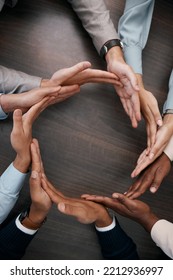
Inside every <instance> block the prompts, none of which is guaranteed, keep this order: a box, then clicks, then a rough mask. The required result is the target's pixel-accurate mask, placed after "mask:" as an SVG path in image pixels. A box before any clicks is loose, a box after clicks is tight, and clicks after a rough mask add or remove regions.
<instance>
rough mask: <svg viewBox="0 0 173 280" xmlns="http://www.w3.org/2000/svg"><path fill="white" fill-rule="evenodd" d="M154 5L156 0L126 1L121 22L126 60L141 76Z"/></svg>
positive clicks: (120, 29)
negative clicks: (143, 55)
mask: <svg viewBox="0 0 173 280" xmlns="http://www.w3.org/2000/svg"><path fill="white" fill-rule="evenodd" d="M154 3H155V1H154V0H126V5H125V9H124V14H123V15H122V17H121V18H120V20H119V27H118V30H119V35H120V38H121V40H122V42H123V44H124V56H125V60H126V62H127V64H129V65H130V66H131V67H132V68H133V70H134V72H135V73H139V74H142V50H143V49H144V47H145V45H146V42H147V39H148V34H149V31H150V26H151V20H152V15H153V9H154Z"/></svg>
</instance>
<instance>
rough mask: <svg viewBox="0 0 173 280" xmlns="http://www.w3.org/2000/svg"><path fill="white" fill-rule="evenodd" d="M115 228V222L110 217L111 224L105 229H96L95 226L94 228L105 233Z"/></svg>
mask: <svg viewBox="0 0 173 280" xmlns="http://www.w3.org/2000/svg"><path fill="white" fill-rule="evenodd" d="M115 226H116V221H115V217H114V216H113V217H112V223H111V224H110V225H109V226H107V227H97V226H95V227H96V230H97V231H100V232H105V231H109V230H111V229H113V228H114V227H115Z"/></svg>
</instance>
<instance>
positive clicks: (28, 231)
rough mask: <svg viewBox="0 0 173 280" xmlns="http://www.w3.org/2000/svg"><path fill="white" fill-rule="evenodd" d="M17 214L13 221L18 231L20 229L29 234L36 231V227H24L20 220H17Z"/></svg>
mask: <svg viewBox="0 0 173 280" xmlns="http://www.w3.org/2000/svg"><path fill="white" fill-rule="evenodd" d="M19 216H20V215H19ZM19 216H18V217H17V218H16V221H15V223H16V227H17V228H18V229H19V230H20V231H22V232H23V233H26V234H29V235H33V234H35V233H36V232H37V231H38V229H36V230H34V229H29V228H26V227H24V226H23V225H22V224H21V222H20V221H19Z"/></svg>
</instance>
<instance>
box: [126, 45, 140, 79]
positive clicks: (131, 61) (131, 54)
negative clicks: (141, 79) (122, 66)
mask: <svg viewBox="0 0 173 280" xmlns="http://www.w3.org/2000/svg"><path fill="white" fill-rule="evenodd" d="M123 51H124V57H125V61H126V63H127V64H128V65H129V66H131V67H132V69H133V71H134V72H135V73H136V74H141V75H142V49H141V48H140V47H139V46H127V45H125V44H124V50H123Z"/></svg>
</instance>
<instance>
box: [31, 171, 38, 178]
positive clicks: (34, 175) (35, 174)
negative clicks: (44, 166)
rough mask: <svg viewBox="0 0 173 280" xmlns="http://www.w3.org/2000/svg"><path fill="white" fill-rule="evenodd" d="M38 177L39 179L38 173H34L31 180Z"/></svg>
mask: <svg viewBox="0 0 173 280" xmlns="http://www.w3.org/2000/svg"><path fill="white" fill-rule="evenodd" d="M37 177H38V172H37V171H32V173H31V178H32V179H37Z"/></svg>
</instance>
